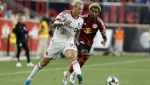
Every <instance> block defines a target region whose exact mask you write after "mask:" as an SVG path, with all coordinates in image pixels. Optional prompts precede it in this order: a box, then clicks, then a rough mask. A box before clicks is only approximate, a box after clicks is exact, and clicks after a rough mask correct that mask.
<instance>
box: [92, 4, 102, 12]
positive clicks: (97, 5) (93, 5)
mask: <svg viewBox="0 0 150 85" xmlns="http://www.w3.org/2000/svg"><path fill="white" fill-rule="evenodd" d="M92 7H96V8H98V9H99V12H101V6H100V5H99V4H98V3H92V4H91V5H90V6H89V9H91V8H92Z"/></svg>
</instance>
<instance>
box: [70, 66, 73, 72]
mask: <svg viewBox="0 0 150 85" xmlns="http://www.w3.org/2000/svg"><path fill="white" fill-rule="evenodd" d="M72 72H73V67H72V65H71V66H70V68H69V73H72Z"/></svg>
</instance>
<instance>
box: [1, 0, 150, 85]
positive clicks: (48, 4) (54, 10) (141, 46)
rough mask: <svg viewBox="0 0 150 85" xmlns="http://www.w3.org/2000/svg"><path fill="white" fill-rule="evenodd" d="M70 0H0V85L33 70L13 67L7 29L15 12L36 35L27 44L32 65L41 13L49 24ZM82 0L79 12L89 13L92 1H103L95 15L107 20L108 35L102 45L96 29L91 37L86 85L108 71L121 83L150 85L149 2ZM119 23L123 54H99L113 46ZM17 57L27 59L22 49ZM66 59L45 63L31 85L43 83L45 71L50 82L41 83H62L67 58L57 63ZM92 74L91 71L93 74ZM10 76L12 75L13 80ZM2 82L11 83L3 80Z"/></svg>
mask: <svg viewBox="0 0 150 85" xmlns="http://www.w3.org/2000/svg"><path fill="white" fill-rule="evenodd" d="M72 1H73V0H0V61H1V62H0V67H1V70H0V81H1V84H0V85H20V84H23V82H24V80H25V78H26V77H27V75H28V74H29V72H30V71H31V69H32V68H28V67H21V68H16V67H15V63H16V62H14V61H11V58H12V55H13V54H14V48H13V45H12V44H11V42H10V33H11V30H12V28H13V26H14V24H15V23H16V22H17V17H18V15H19V14H23V15H24V23H25V24H26V25H27V28H28V30H29V31H30V32H32V34H34V35H32V37H28V45H29V49H30V55H31V58H32V59H33V62H34V63H37V62H38V61H39V60H38V59H35V58H34V56H35V52H36V49H37V47H38V26H39V24H40V21H41V19H42V18H43V16H44V15H45V13H48V14H49V16H50V20H51V22H53V21H54V18H55V17H56V15H57V14H58V13H60V12H61V11H63V10H65V9H71V8H72V7H71V4H70V3H71V2H72ZM82 1H84V4H85V5H84V6H85V7H84V10H83V14H86V13H88V6H89V4H90V3H93V2H97V3H99V4H100V5H101V7H102V12H101V13H100V15H99V16H100V18H102V20H103V21H104V22H105V25H106V31H107V36H108V43H107V44H106V46H105V47H103V46H102V45H101V44H100V41H101V36H100V33H97V36H96V37H95V42H94V45H93V51H92V56H91V57H92V58H91V60H89V61H88V62H87V66H85V68H84V67H83V72H85V74H84V75H85V82H86V83H85V84H84V85H105V80H106V78H107V77H108V76H110V75H117V76H118V78H119V79H120V80H121V82H122V84H120V85H150V82H149V81H148V79H149V78H150V77H149V76H148V72H150V69H149V67H148V65H149V60H150V58H149V54H150V0H82ZM119 26H121V27H122V28H123V30H124V32H125V38H124V46H123V50H124V54H123V56H121V57H116V56H113V55H109V57H107V55H103V54H104V52H105V51H107V50H108V49H109V47H110V46H111V42H112V40H113V39H112V36H113V31H114V29H115V28H117V27H119ZM50 37H51V36H50ZM99 38H100V39H99ZM21 56H22V57H21V59H22V60H23V61H22V62H23V63H24V64H25V63H26V61H24V59H26V58H25V57H24V51H22V55H21ZM110 56H113V57H110ZM4 60H5V61H4ZM64 61H65V62H66V59H65V58H61V59H58V60H57V61H56V62H52V65H50V66H48V67H46V69H45V70H44V71H43V72H42V73H43V74H44V76H43V75H41V74H42V73H41V74H40V75H39V76H40V79H39V78H35V80H37V81H38V82H33V85H38V84H39V83H41V81H44V80H41V79H42V78H45V76H46V75H47V74H49V79H50V82H46V83H45V82H43V83H41V84H43V85H49V84H53V85H58V84H61V80H60V79H62V72H63V71H64V70H67V69H68V68H67V66H68V65H69V64H68V63H69V62H66V63H64V64H63V65H62V64H61V62H64ZM92 65H93V66H92ZM59 67H61V68H59ZM63 67H64V68H63ZM49 68H51V69H49ZM52 69H54V70H52ZM53 71H55V72H57V73H53V74H54V75H55V76H54V75H53V78H51V76H50V75H51V73H50V72H53ZM92 72H93V73H95V74H92ZM142 72H143V73H142ZM88 73H91V74H90V77H91V78H90V77H89V76H88V75H86V74H88ZM141 73H142V74H141ZM97 74H98V75H97ZM145 74H146V75H145ZM18 75H19V76H18ZM14 77H15V79H14V80H13V78H14ZM49 79H48V78H46V80H45V81H49ZM6 80H8V81H9V82H6ZM94 81H95V82H94ZM126 81H127V82H126ZM16 82H17V83H16ZM56 82H57V83H56Z"/></svg>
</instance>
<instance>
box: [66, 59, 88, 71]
mask: <svg viewBox="0 0 150 85" xmlns="http://www.w3.org/2000/svg"><path fill="white" fill-rule="evenodd" d="M89 57H90V56H82V57H81V58H80V59H79V64H80V68H81V67H82V66H83V65H84V63H85V62H86V61H87V60H88V59H89ZM72 72H73V67H72V65H71V66H70V68H69V73H72Z"/></svg>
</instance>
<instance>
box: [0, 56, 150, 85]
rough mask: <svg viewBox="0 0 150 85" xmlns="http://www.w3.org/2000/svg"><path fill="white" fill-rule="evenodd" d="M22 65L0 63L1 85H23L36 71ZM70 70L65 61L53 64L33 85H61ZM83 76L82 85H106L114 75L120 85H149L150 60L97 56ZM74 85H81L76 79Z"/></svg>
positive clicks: (87, 65) (144, 58)
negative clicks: (65, 73) (107, 80)
mask: <svg viewBox="0 0 150 85" xmlns="http://www.w3.org/2000/svg"><path fill="white" fill-rule="evenodd" d="M32 61H33V63H38V62H39V61H40V60H39V59H34V60H32ZM21 63H22V65H23V67H21V68H17V67H15V64H16V62H15V61H1V62H0V85H23V83H24V81H25V80H26V78H27V77H28V76H29V74H30V72H31V71H32V69H33V67H26V60H22V61H21ZM69 66H70V62H69V61H68V60H67V59H65V58H58V59H56V60H53V61H52V62H50V64H49V65H48V66H47V67H45V68H43V69H42V70H41V71H40V72H39V73H38V75H36V76H35V77H34V79H33V81H32V83H31V85H62V78H63V72H64V71H65V70H67V69H68V68H69ZM82 75H83V84H82V85H106V78H107V77H108V76H113V75H114V76H117V77H118V78H119V81H120V85H150V56H121V57H114V56H102V55H94V56H91V57H90V59H89V60H88V61H87V62H86V64H85V65H84V67H83V68H82ZM68 85H70V84H69V83H68ZM75 85H79V84H78V83H77V79H76V83H75Z"/></svg>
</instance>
